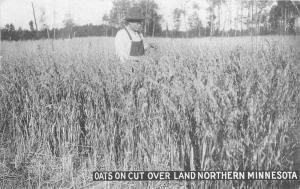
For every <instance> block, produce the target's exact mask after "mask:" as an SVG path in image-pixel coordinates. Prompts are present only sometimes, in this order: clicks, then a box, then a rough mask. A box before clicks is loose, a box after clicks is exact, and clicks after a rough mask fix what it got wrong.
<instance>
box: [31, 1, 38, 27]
mask: <svg viewBox="0 0 300 189" xmlns="http://www.w3.org/2000/svg"><path fill="white" fill-rule="evenodd" d="M31 6H32V10H33V17H34V24H35V29H36V31H38V27H37V23H36V17H35V11H34V7H33V2H31Z"/></svg>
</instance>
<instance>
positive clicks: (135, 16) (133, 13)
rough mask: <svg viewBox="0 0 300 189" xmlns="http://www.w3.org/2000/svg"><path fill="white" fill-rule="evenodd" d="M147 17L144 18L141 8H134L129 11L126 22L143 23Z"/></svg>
mask: <svg viewBox="0 0 300 189" xmlns="http://www.w3.org/2000/svg"><path fill="white" fill-rule="evenodd" d="M144 19H145V17H144V16H143V13H142V9H141V8H140V7H132V8H129V9H128V10H127V14H126V16H125V18H124V20H126V21H128V22H130V21H142V20H144Z"/></svg>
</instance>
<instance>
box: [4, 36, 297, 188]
mask: <svg viewBox="0 0 300 189" xmlns="http://www.w3.org/2000/svg"><path fill="white" fill-rule="evenodd" d="M148 40H151V41H155V42H157V43H158V46H159V50H158V51H155V52H154V51H152V52H148V53H147V56H146V57H144V58H143V59H142V60H141V62H139V63H135V62H128V63H126V64H121V63H120V62H119V61H118V60H117V59H116V57H115V55H114V47H113V39H112V38H82V39H78V38H76V39H71V40H69V39H68V40H57V41H54V42H52V41H46V40H45V41H26V42H2V43H1V54H2V56H3V57H2V60H1V71H0V167H1V168H0V188H185V187H186V183H184V182H116V183H114V182H103V183H93V182H92V181H91V179H92V176H91V173H92V171H95V170H99V171H105V170H106V171H107V170H110V171H114V170H123V171H126V170H145V171H147V170H250V169H252V170H290V169H294V168H295V167H293V166H294V165H293V158H294V149H295V146H296V143H297V140H299V133H300V132H299V126H300V120H299V118H300V64H299V60H300V48H299V45H298V44H300V43H299V42H300V38H299V37H297V38H295V37H279V36H272V37H257V38H256V37H255V38H252V39H251V38H250V37H243V38H205V39H187V40H183V39H174V40H171V39H148ZM297 130H298V131H297ZM295 131H297V132H295ZM298 169H299V167H298ZM278 184H279V183H278V182H269V183H268V182H262V181H255V182H231V181H230V182H229V181H227V182H225V181H218V182H193V183H191V185H192V186H193V187H197V188H224V186H226V187H228V188H233V187H235V188H245V187H246V186H247V187H250V188H270V187H276V186H277V187H278Z"/></svg>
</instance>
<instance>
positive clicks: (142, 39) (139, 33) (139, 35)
mask: <svg viewBox="0 0 300 189" xmlns="http://www.w3.org/2000/svg"><path fill="white" fill-rule="evenodd" d="M138 35H139V37H140V39H141V41H143V39H142V37H141V34H140V32H138Z"/></svg>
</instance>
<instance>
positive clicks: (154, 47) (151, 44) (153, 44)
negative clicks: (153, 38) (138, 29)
mask: <svg viewBox="0 0 300 189" xmlns="http://www.w3.org/2000/svg"><path fill="white" fill-rule="evenodd" d="M151 48H152V49H155V50H157V48H158V47H157V45H156V44H155V43H149V44H148V49H151Z"/></svg>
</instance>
